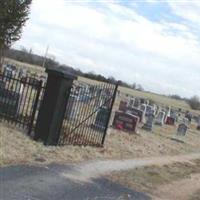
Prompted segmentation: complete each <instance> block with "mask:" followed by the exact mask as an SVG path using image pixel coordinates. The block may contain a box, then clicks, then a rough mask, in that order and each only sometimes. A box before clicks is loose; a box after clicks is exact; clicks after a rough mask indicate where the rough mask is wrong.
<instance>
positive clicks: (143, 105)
mask: <svg viewBox="0 0 200 200" xmlns="http://www.w3.org/2000/svg"><path fill="white" fill-rule="evenodd" d="M146 109H147V105H146V104H141V105H140V110H142V111H143V112H144V115H145V113H146Z"/></svg>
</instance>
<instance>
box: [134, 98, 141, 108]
mask: <svg viewBox="0 0 200 200" xmlns="http://www.w3.org/2000/svg"><path fill="white" fill-rule="evenodd" d="M133 106H134V107H135V108H138V107H139V106H140V99H138V98H135V101H134V105H133Z"/></svg>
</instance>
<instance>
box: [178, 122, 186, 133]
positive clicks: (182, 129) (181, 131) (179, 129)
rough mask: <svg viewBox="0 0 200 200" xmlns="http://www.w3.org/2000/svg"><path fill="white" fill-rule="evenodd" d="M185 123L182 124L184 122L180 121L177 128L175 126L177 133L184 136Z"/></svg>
mask: <svg viewBox="0 0 200 200" xmlns="http://www.w3.org/2000/svg"><path fill="white" fill-rule="evenodd" d="M187 129H188V127H187V125H186V124H184V123H181V124H179V125H178V128H177V135H182V136H185V135H186V133H187Z"/></svg>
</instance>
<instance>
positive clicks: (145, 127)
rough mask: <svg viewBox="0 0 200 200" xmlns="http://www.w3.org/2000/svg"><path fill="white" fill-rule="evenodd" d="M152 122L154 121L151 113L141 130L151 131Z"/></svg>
mask: <svg viewBox="0 0 200 200" xmlns="http://www.w3.org/2000/svg"><path fill="white" fill-rule="evenodd" d="M153 120H154V114H153V113H151V114H149V115H148V118H147V121H146V123H145V124H144V126H143V127H142V128H143V129H145V130H147V131H152V129H153Z"/></svg>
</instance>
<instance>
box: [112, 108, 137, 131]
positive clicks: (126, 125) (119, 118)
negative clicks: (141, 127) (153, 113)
mask: <svg viewBox="0 0 200 200" xmlns="http://www.w3.org/2000/svg"><path fill="white" fill-rule="evenodd" d="M138 122H139V118H138V117H137V116H135V115H132V114H130V113H123V112H119V111H117V112H115V117H114V120H113V127H115V128H117V129H122V130H127V131H131V132H136V130H137V125H138Z"/></svg>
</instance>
